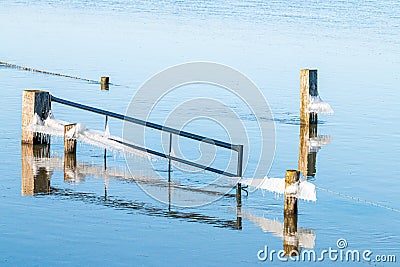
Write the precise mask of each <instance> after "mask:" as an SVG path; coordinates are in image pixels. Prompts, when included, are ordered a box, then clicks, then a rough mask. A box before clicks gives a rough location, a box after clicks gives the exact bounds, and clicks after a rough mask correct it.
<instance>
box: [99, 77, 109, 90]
mask: <svg viewBox="0 0 400 267" xmlns="http://www.w3.org/2000/svg"><path fill="white" fill-rule="evenodd" d="M100 85H101V90H108V89H109V88H110V78H109V77H105V76H104V77H101V79H100Z"/></svg>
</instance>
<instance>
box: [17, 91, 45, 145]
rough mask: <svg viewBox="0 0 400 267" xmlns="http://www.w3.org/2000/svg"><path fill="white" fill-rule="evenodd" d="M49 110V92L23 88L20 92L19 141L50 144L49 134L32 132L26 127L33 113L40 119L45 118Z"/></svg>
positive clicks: (31, 120)
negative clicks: (20, 124)
mask: <svg viewBox="0 0 400 267" xmlns="http://www.w3.org/2000/svg"><path fill="white" fill-rule="evenodd" d="M50 110H51V99H50V94H49V92H46V91H40V90H25V91H24V92H23V94H22V137H21V142H22V143H25V144H50V136H49V135H47V134H41V133H34V132H32V131H30V130H29V129H28V126H29V125H31V124H32V122H33V120H34V118H35V114H37V115H38V116H39V118H40V119H41V120H45V119H46V118H47V117H48V115H49V113H50Z"/></svg>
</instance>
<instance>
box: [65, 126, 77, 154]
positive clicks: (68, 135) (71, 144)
mask: <svg viewBox="0 0 400 267" xmlns="http://www.w3.org/2000/svg"><path fill="white" fill-rule="evenodd" d="M75 127H76V123H74V124H68V125H65V126H64V154H70V153H72V154H76V138H75V129H74V128H75ZM71 131H72V132H71Z"/></svg>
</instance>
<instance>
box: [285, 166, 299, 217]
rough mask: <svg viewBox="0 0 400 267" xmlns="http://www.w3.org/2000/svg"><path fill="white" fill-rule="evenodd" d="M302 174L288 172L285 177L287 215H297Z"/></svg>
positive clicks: (294, 171)
mask: <svg viewBox="0 0 400 267" xmlns="http://www.w3.org/2000/svg"><path fill="white" fill-rule="evenodd" d="M299 176H300V172H299V171H297V170H287V171H286V176H285V196H284V199H285V200H284V201H285V204H284V213H285V214H287V215H291V214H297V190H298V183H299Z"/></svg>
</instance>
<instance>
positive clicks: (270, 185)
mask: <svg viewBox="0 0 400 267" xmlns="http://www.w3.org/2000/svg"><path fill="white" fill-rule="evenodd" d="M239 183H241V184H244V185H248V186H250V187H255V188H257V189H262V190H267V191H269V192H273V193H277V194H281V195H283V194H284V193H285V178H268V177H267V176H265V177H264V179H255V178H254V179H253V178H244V179H241V180H240V181H239ZM286 193H287V194H291V195H294V196H296V197H297V198H299V199H303V200H306V201H317V193H316V191H315V185H314V184H312V183H310V182H308V181H306V180H302V181H299V182H298V183H296V184H293V185H291V186H288V187H287V188H286Z"/></svg>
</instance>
